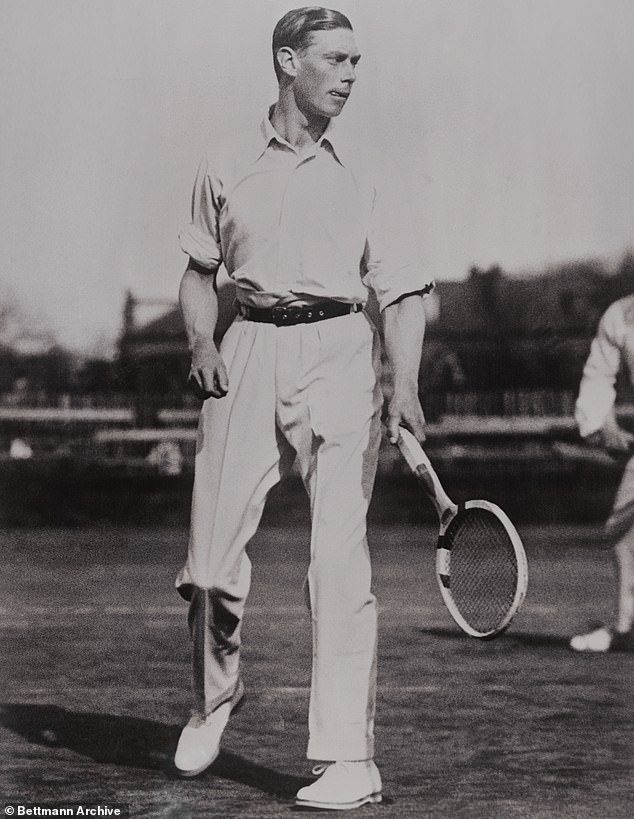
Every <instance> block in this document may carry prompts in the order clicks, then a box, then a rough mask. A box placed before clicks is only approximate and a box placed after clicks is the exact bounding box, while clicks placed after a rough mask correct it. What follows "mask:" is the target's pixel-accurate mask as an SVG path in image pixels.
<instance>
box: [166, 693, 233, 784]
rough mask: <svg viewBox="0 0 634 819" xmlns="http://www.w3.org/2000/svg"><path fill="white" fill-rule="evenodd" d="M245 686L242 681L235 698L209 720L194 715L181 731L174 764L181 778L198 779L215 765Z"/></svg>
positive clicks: (210, 716)
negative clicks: (226, 729)
mask: <svg viewBox="0 0 634 819" xmlns="http://www.w3.org/2000/svg"><path fill="white" fill-rule="evenodd" d="M243 696H244V687H243V685H242V683H241V682H240V683H239V684H238V688H237V689H236V692H235V694H234V695H233V697H232V699H230V700H228V701H227V702H225V703H223V704H222V705H220V706H219V707H218V708H216V710H215V711H212V712H211V714H209V715H208V716H206V717H203V716H200V715H199V714H194V715H193V716H192V717H191V719H190V720H189V722H188V723H187V725H186V726H185V727H184V728H183V730H182V731H181V735H180V739H179V740H178V747H177V748H176V754H175V755H174V765H175V767H176V770H177V771H178V772H179V773H180V774H181V776H198V774H201V773H202V772H203V771H206V770H207V768H209V766H210V765H212V764H213V763H214V762H215V761H216V759H217V757H218V754H219V753H220V740H221V738H222V734H223V732H224V730H225V728H226V727H227V723H228V722H229V717H230V716H231V714H232V713H233V712H235V711H236V710H237V709H238V707H239V706H240V704H241V702H242V698H243Z"/></svg>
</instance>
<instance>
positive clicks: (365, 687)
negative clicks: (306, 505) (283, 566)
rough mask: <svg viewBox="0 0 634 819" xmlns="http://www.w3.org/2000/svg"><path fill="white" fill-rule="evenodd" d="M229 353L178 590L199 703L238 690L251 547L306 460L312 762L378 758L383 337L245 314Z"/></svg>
mask: <svg viewBox="0 0 634 819" xmlns="http://www.w3.org/2000/svg"><path fill="white" fill-rule="evenodd" d="M221 352H222V355H223V358H224V361H225V364H226V366H227V370H228V375H229V392H228V394H227V395H226V396H225V397H224V398H221V399H209V400H207V401H206V402H205V403H204V405H203V409H202V412H201V416H200V422H199V428H198V441H197V450H196V462H195V478H194V490H193V499H192V514H191V529H190V540H189V552H188V557H187V562H186V564H185V566H184V568H183V569H182V571H181V572H180V574H179V576H178V578H177V581H176V585H177V588H178V589H179V592H180V593H181V594H182V596H183V597H185V599H187V600H189V601H190V613H189V622H190V629H191V634H192V639H193V648H194V693H195V697H196V707H197V709H198V710H199V711H201V712H204V713H209V712H210V711H212V710H214V709H215V708H217V707H218V705H220V704H221V703H223V702H225V701H227V700H228V699H230V698H231V697H232V695H233V694H234V692H235V690H236V686H237V684H238V676H239V649H240V644H241V634H240V626H241V620H242V614H243V611H244V606H245V602H246V598H247V595H248V592H249V585H250V575H251V563H250V561H249V558H248V556H247V554H246V551H245V549H246V546H247V543H248V541H249V540H250V538H251V537H252V536H253V534H254V533H255V531H256V529H257V526H258V523H259V521H260V518H261V515H262V511H263V507H264V502H265V499H266V495H267V493H268V492H269V490H270V489H271V487H273V486H274V485H275V484H276V483H277V482H278V481H279V480H280V478H281V477H282V476H283V475H284V474H285V473H286V472H287V471H288V470H289V469H290V467H291V466H292V465H293V462H294V461H295V460H296V461H297V466H298V469H299V472H300V474H301V477H302V480H303V482H304V485H305V487H306V490H307V492H308V495H309V498H310V508H311V522H312V527H311V554H310V564H309V570H308V578H307V581H308V591H309V596H310V610H311V617H312V626H313V668H312V685H311V697H310V706H309V743H308V752H307V755H308V757H309V758H311V759H318V760H337V759H341V760H353V759H369V758H371V757H372V755H373V753H374V707H375V695H376V634H377V613H376V599H375V597H374V595H373V594H372V592H371V568H370V556H369V551H368V544H367V539H366V514H367V510H368V505H369V502H370V496H371V492H372V486H373V483H374V478H375V474H376V465H377V456H378V447H379V441H380V408H381V391H380V386H379V379H378V370H379V362H380V351H379V341H378V336H377V332H376V328H375V327H374V325H373V324H372V322H371V321H370V319H369V318H368V317H367V316H366V314H365V313H356V314H351V315H346V316H341V317H338V318H333V319H327V320H325V321H321V322H317V323H315V324H299V325H295V326H291V327H280V328H278V327H276V326H275V325H271V324H263V323H256V322H250V321H247V320H244V319H242V318H240V317H238V318H237V319H236V320H235V321H234V323H233V324H232V325H231V327H230V328H229V330H228V331H227V334H226V335H225V338H224V340H223V344H222V348H221ZM283 664H284V658H283V657H280V665H281V666H282V667H283Z"/></svg>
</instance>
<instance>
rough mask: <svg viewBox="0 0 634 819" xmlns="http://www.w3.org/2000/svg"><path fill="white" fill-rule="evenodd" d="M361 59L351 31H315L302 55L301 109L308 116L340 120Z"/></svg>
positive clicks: (298, 97) (297, 90)
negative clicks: (338, 118)
mask: <svg viewBox="0 0 634 819" xmlns="http://www.w3.org/2000/svg"><path fill="white" fill-rule="evenodd" d="M360 57H361V55H360V54H359V50H358V49H357V45H356V43H355V40H354V34H353V33H352V32H351V31H350V30H349V29H347V28H338V29H334V30H333V31H314V32H313V34H312V40H311V43H310V45H309V46H308V48H306V50H305V51H302V52H301V53H300V54H299V55H298V67H297V74H296V76H295V80H294V82H293V93H294V95H295V99H296V101H297V105H298V107H299V109H300V111H302V112H303V113H304V114H305V115H307V116H320V117H336V116H338V115H339V114H340V113H341V111H342V109H343V106H344V105H345V104H346V100H347V99H348V97H349V96H350V91H351V90H352V84H353V83H354V81H355V79H356V70H355V68H356V65H357V63H358V62H359V59H360Z"/></svg>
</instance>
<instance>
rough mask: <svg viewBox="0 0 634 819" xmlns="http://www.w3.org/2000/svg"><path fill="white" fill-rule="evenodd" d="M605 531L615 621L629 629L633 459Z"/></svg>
mask: <svg viewBox="0 0 634 819" xmlns="http://www.w3.org/2000/svg"><path fill="white" fill-rule="evenodd" d="M606 532H607V535H608V536H609V537H610V539H611V540H612V541H613V542H614V560H615V564H616V575H617V582H618V591H617V599H616V606H615V608H616V611H615V616H614V621H615V625H616V628H617V631H621V632H626V631H630V629H631V628H632V623H633V622H634V458H630V459H629V461H628V462H627V464H626V466H625V469H624V471H623V476H622V477H621V483H620V484H619V488H618V490H617V493H616V497H615V499H614V503H613V504H612V511H611V513H610V517H609V518H608V520H607V522H606Z"/></svg>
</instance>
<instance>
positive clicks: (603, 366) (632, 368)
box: [575, 296, 634, 438]
mask: <svg viewBox="0 0 634 819" xmlns="http://www.w3.org/2000/svg"><path fill="white" fill-rule="evenodd" d="M622 366H624V367H625V368H626V369H627V372H628V374H629V377H630V380H631V381H632V383H634V296H626V297H625V298H622V299H619V300H618V301H615V302H613V303H612V304H611V305H610V306H609V307H608V309H607V310H606V311H605V313H604V314H603V316H602V317H601V321H600V322H599V326H598V329H597V333H596V336H595V338H594V340H593V342H592V346H591V348H590V355H589V356H588V360H587V361H586V364H585V367H584V369H583V377H582V379H581V385H580V387H579V396H578V398H577V403H576V407H575V418H576V421H577V425H578V427H579V433H580V434H581V436H582V437H583V438H585V437H587V436H588V435H591V434H592V433H593V432H596V431H597V430H599V429H601V428H602V427H603V425H604V423H605V421H606V419H607V417H608V415H609V413H610V412H611V411H612V408H613V407H614V402H615V399H616V389H615V383H616V378H617V375H618V374H619V371H620V369H621V367H622Z"/></svg>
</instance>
